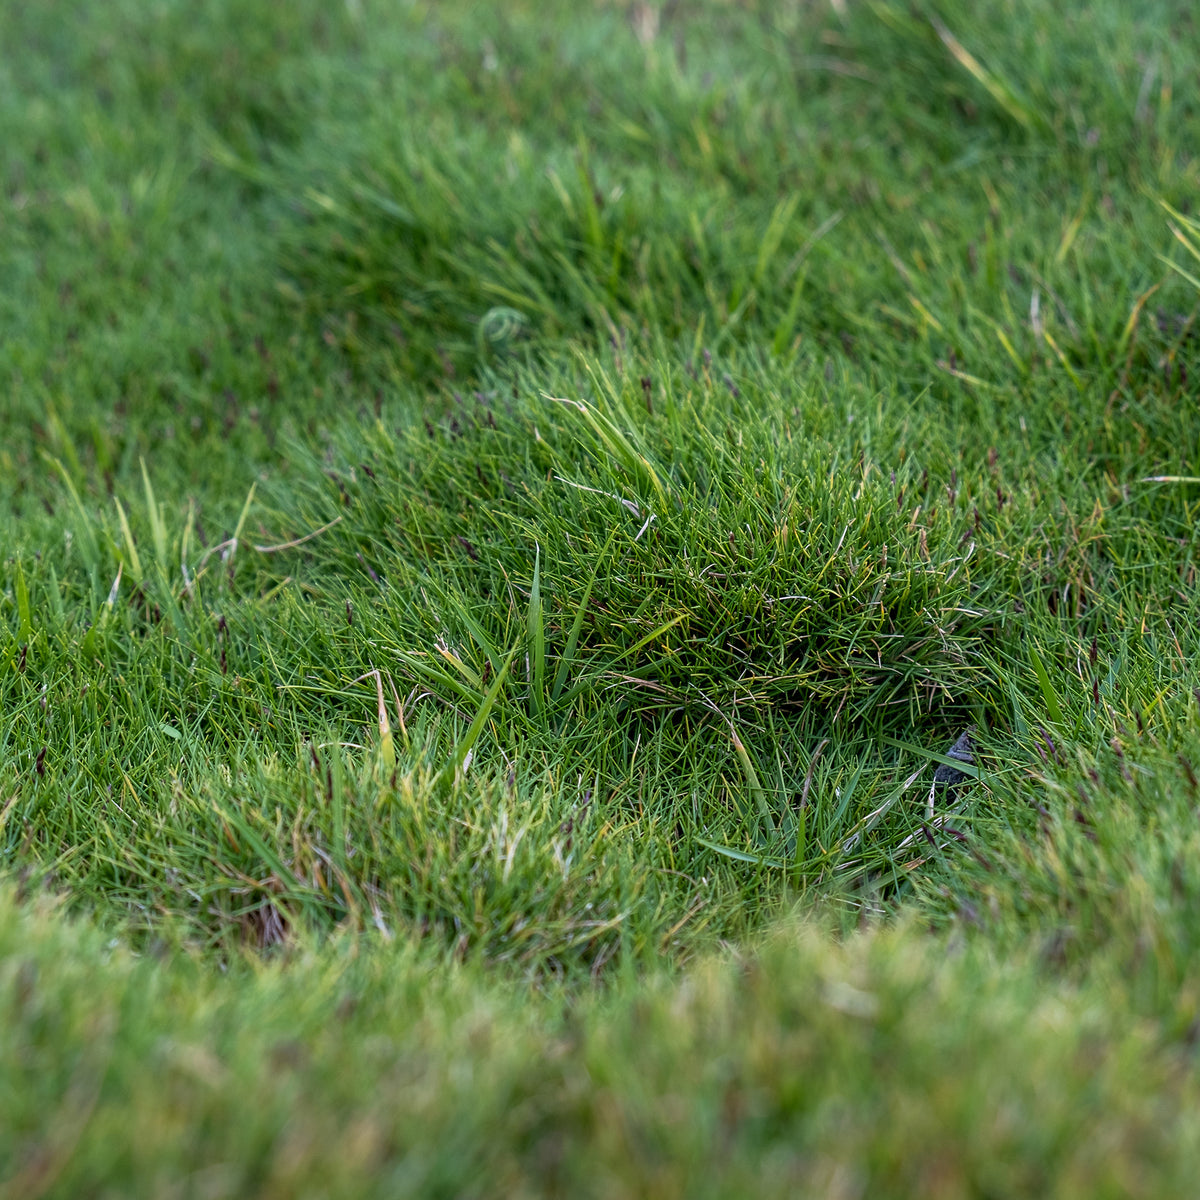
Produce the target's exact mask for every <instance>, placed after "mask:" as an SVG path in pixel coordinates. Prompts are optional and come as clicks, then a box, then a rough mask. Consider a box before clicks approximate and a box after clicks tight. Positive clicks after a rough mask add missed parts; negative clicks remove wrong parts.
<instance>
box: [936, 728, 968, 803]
mask: <svg viewBox="0 0 1200 1200" xmlns="http://www.w3.org/2000/svg"><path fill="white" fill-rule="evenodd" d="M974 731H975V727H974V726H973V725H972V726H970V727H969V728H968V729H966V730H965V731H964V732H963V734H962V736H961V737H960V738H959V739H958V741H957V742H955V743H954V745H953V746H951V747H950V749H949V750H947V751H946V757H947V758H953V759H956V760H957V761H958V762H961V763H966V764H967V766H969V767H973V766H974V765H975V755H974V753H973V751H974V749H975V743H974V742H973V741H972V740H971V734H972V733H974ZM970 778H971V776H969V775H966V774H964V773H963V772H962V771H959V770H957V769H956V768H955V767H952V766H950V765H949V764H948V763H939V764H938V768H937V770H936V771H934V773H933V782H934V786H935V787H936V786H939V785H941V786H943V787H947V788H953V787H957V786H958V785H959V784H960V783H962V782H964V781H965V780H967V779H970Z"/></svg>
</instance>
